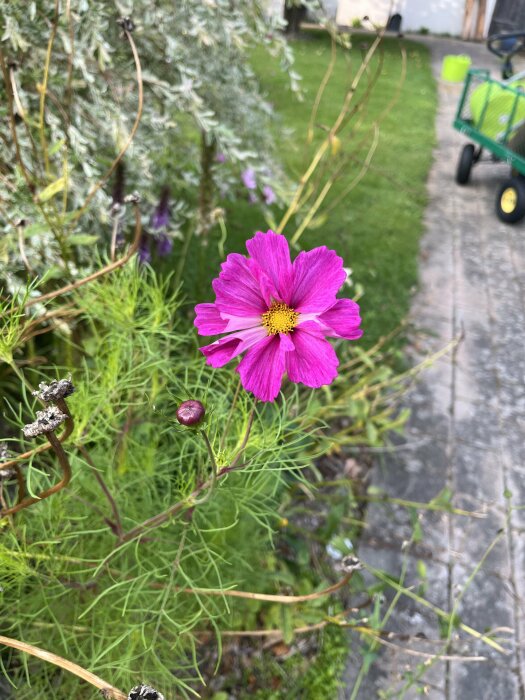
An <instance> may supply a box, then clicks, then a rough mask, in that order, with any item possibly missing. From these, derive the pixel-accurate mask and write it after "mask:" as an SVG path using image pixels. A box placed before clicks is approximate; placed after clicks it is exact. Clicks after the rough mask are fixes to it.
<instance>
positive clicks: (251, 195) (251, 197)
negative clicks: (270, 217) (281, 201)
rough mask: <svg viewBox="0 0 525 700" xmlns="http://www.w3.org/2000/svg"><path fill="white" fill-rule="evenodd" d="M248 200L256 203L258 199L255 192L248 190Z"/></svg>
mask: <svg viewBox="0 0 525 700" xmlns="http://www.w3.org/2000/svg"><path fill="white" fill-rule="evenodd" d="M248 201H249V202H250V204H256V203H257V202H258V201H259V200H258V199H257V195H256V194H255V192H250V193H249V194H248Z"/></svg>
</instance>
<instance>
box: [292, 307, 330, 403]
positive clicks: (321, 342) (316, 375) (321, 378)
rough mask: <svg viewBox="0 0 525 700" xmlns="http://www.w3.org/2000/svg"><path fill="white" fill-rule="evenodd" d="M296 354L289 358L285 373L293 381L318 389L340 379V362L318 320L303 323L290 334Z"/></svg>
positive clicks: (293, 353)
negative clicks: (338, 368)
mask: <svg viewBox="0 0 525 700" xmlns="http://www.w3.org/2000/svg"><path fill="white" fill-rule="evenodd" d="M291 338H292V342H293V344H294V348H295V352H289V353H288V354H287V355H286V370H287V372H288V378H289V379H290V381H292V382H301V383H302V384H306V386H310V387H313V388H315V389H317V388H318V387H320V386H323V385H325V384H331V383H332V382H333V381H334V379H335V378H336V377H337V367H338V365H339V360H338V359H337V355H336V354H335V350H334V349H333V347H332V346H331V345H330V343H329V342H328V341H327V340H325V339H324V336H323V331H322V329H321V328H320V327H319V325H318V324H317V323H315V321H306V322H305V323H301V324H300V325H299V326H297V328H296V329H295V330H294V332H293V333H292V335H291Z"/></svg>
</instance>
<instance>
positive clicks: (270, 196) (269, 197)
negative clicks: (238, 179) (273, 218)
mask: <svg viewBox="0 0 525 700" xmlns="http://www.w3.org/2000/svg"><path fill="white" fill-rule="evenodd" d="M263 195H264V201H265V202H266V204H268V205H270V204H273V203H274V202H275V201H276V199H277V197H276V196H275V192H274V191H273V190H272V188H271V187H270V185H265V186H264V187H263Z"/></svg>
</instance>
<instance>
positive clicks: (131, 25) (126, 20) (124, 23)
mask: <svg viewBox="0 0 525 700" xmlns="http://www.w3.org/2000/svg"><path fill="white" fill-rule="evenodd" d="M117 24H118V25H119V26H120V27H122V29H124V31H126V32H130V33H131V32H132V31H133V30H134V29H135V22H134V21H133V20H132V19H131V17H119V18H118V19H117Z"/></svg>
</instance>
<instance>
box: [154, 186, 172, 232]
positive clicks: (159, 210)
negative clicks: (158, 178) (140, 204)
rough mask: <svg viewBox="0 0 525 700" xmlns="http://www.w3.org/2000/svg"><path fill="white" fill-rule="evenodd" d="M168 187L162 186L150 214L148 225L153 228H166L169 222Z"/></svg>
mask: <svg viewBox="0 0 525 700" xmlns="http://www.w3.org/2000/svg"><path fill="white" fill-rule="evenodd" d="M169 204H170V188H169V187H164V188H163V190H162V192H161V195H160V199H159V203H158V204H157V206H156V207H155V210H154V212H153V214H152V215H151V220H150V226H151V228H152V229H154V230H158V229H161V228H166V227H167V226H168V224H169V222H170V206H169Z"/></svg>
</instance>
